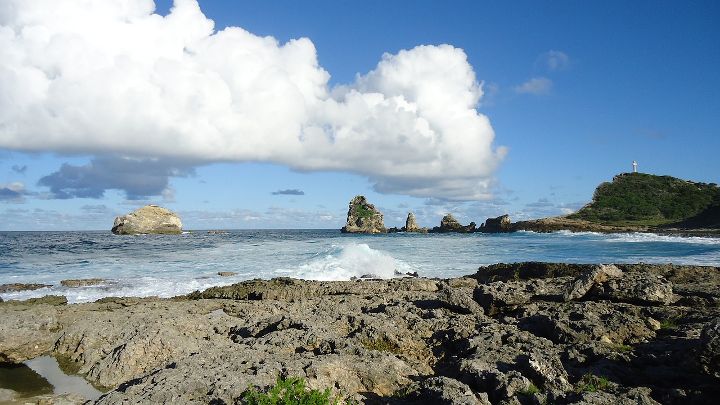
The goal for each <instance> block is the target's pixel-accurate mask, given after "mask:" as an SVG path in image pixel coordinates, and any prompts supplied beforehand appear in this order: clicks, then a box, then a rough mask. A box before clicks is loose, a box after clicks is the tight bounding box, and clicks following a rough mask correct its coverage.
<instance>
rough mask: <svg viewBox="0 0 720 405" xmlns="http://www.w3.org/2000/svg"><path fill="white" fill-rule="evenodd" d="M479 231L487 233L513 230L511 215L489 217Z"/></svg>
mask: <svg viewBox="0 0 720 405" xmlns="http://www.w3.org/2000/svg"><path fill="white" fill-rule="evenodd" d="M478 232H485V233H500V232H512V222H511V221H510V215H507V214H505V215H501V216H499V217H497V218H488V219H486V220H485V223H484V224H482V225H480V228H479V229H478Z"/></svg>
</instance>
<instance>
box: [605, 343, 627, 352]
mask: <svg viewBox="0 0 720 405" xmlns="http://www.w3.org/2000/svg"><path fill="white" fill-rule="evenodd" d="M610 349H611V350H612V351H614V352H619V353H629V352H631V351H633V347H632V346H628V345H624V344H616V345H615V344H614V345H612V346H611V347H610Z"/></svg>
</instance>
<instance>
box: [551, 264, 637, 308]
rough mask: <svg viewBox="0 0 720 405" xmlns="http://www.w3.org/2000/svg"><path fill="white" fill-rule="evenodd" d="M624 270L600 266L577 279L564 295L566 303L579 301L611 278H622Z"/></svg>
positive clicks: (611, 266)
mask: <svg viewBox="0 0 720 405" xmlns="http://www.w3.org/2000/svg"><path fill="white" fill-rule="evenodd" d="M622 275H623V272H622V270H620V269H618V268H617V267H615V266H613V265H604V264H601V265H598V266H596V267H594V268H593V269H592V270H590V271H587V272H585V273H583V274H582V275H581V276H580V277H578V278H576V279H575V281H573V282H572V284H571V285H569V286H568V288H567V290H566V291H565V293H564V294H563V298H564V299H565V301H571V300H578V299H581V298H583V297H584V296H585V294H587V293H588V292H589V291H590V289H591V288H593V287H594V286H595V285H596V284H600V283H604V282H606V281H608V280H610V279H611V278H617V277H622Z"/></svg>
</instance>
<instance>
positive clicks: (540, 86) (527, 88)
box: [515, 77, 553, 95]
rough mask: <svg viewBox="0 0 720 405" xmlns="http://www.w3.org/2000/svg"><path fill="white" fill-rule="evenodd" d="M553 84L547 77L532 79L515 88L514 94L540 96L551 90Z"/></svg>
mask: <svg viewBox="0 0 720 405" xmlns="http://www.w3.org/2000/svg"><path fill="white" fill-rule="evenodd" d="M552 85H553V82H552V80H550V79H548V78H547V77H533V78H532V79H530V80H528V81H526V82H525V83H523V84H520V85H518V86H515V92H516V93H519V94H533V95H542V94H547V93H549V92H550V90H551V89H552Z"/></svg>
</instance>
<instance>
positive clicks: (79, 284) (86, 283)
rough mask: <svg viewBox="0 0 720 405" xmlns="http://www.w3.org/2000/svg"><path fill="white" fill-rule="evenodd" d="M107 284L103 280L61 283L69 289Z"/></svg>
mask: <svg viewBox="0 0 720 405" xmlns="http://www.w3.org/2000/svg"><path fill="white" fill-rule="evenodd" d="M103 283H105V279H103V278H81V279H70V280H62V281H60V285H62V286H63V287H68V288H78V287H88V286H93V285H98V284H103Z"/></svg>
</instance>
